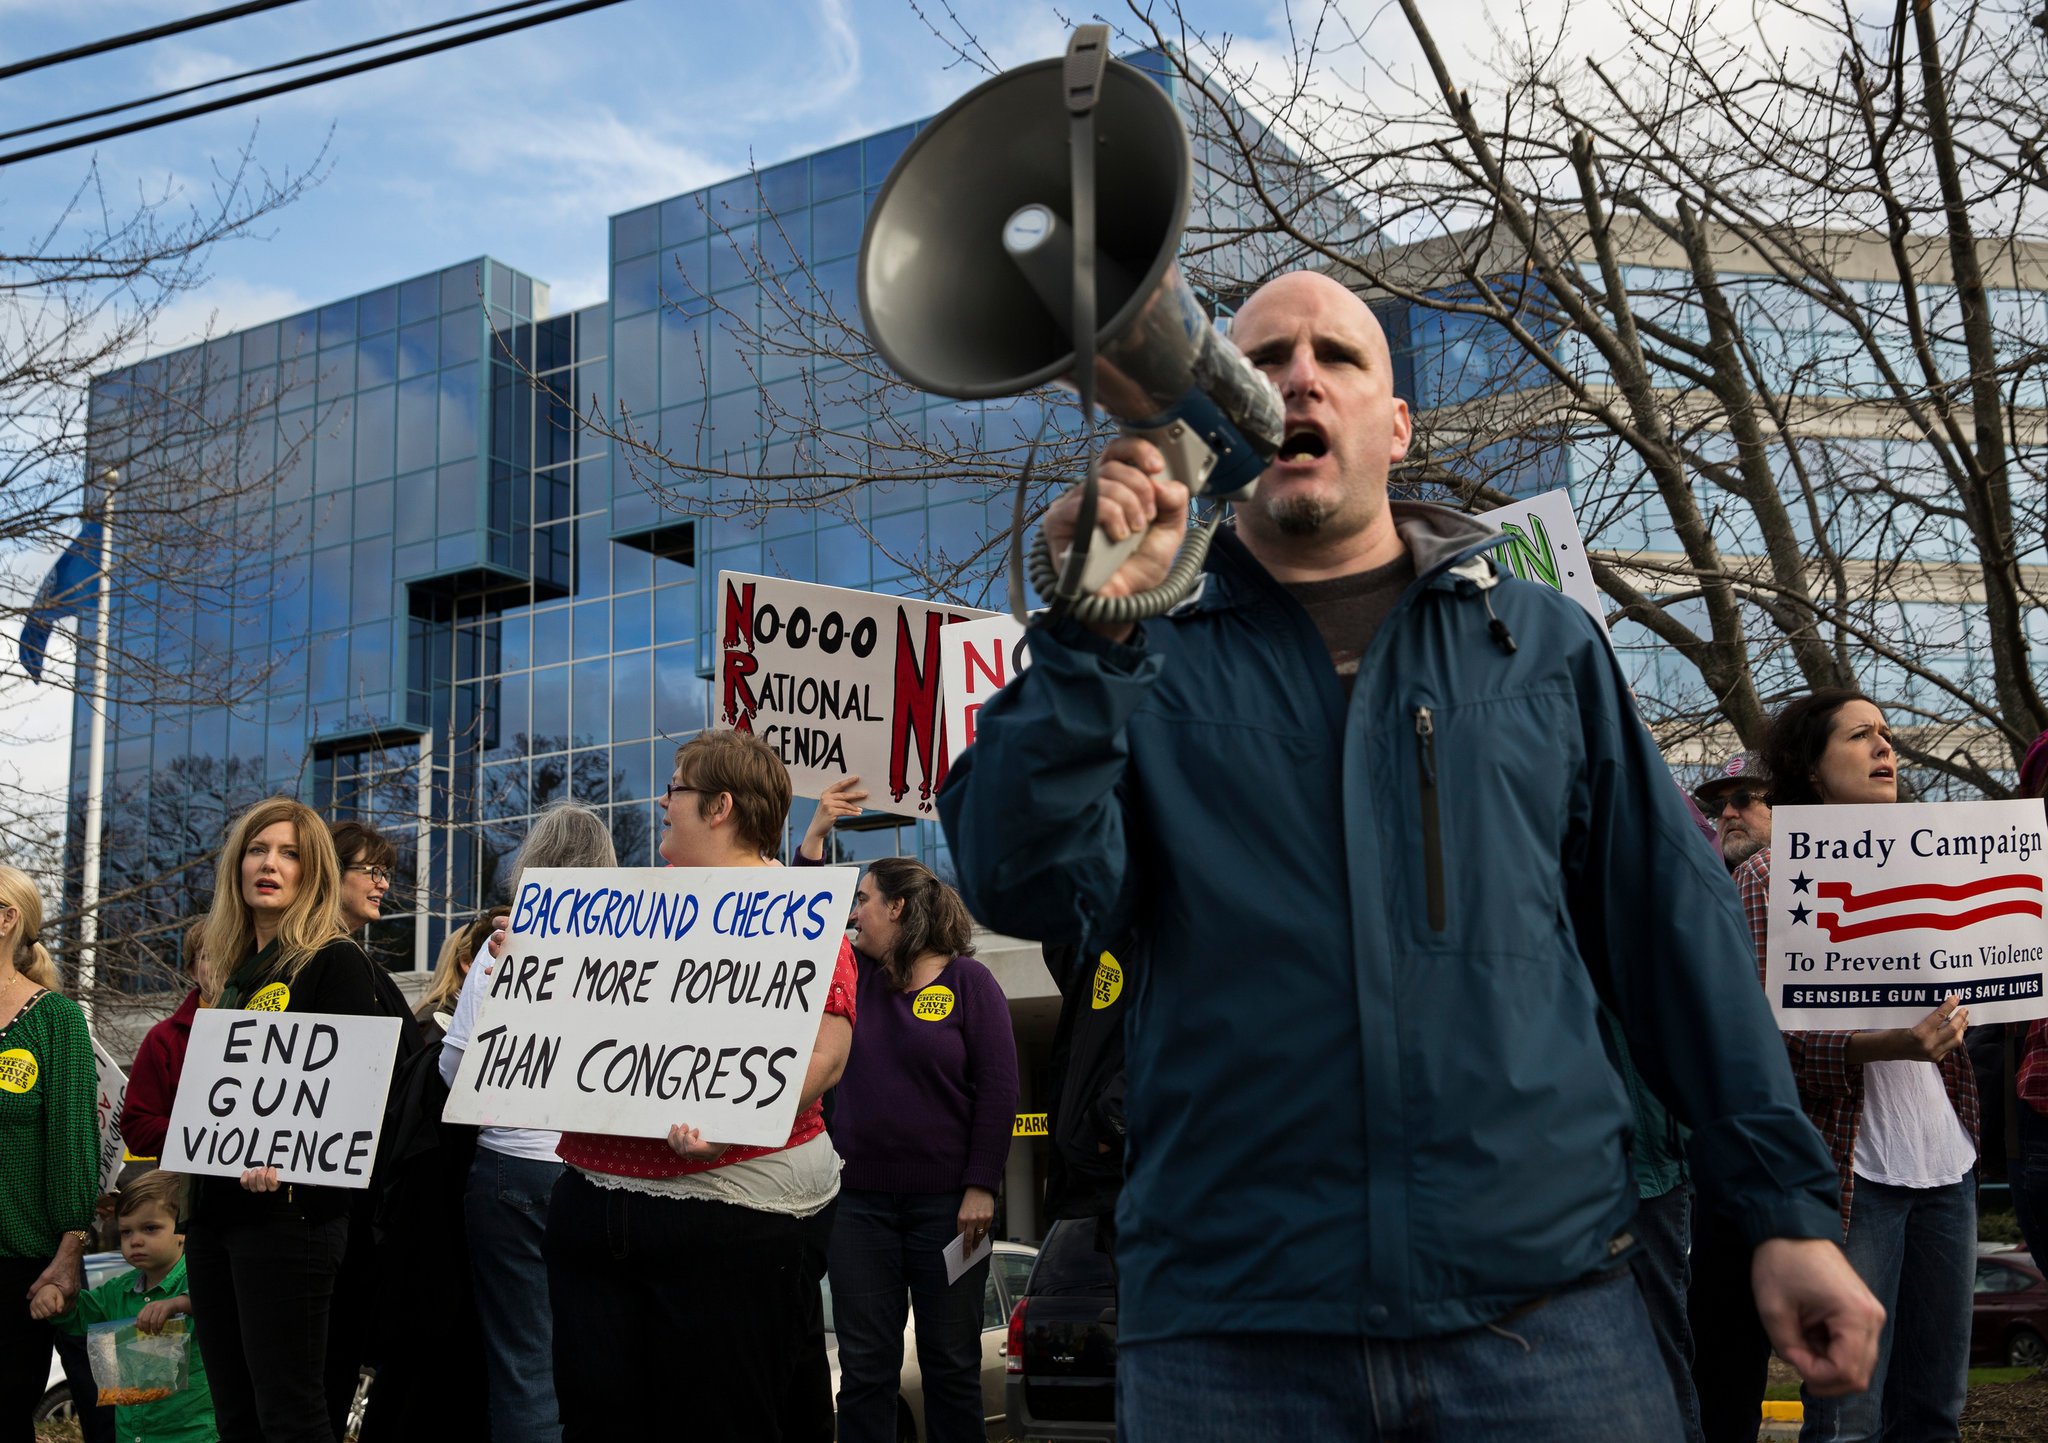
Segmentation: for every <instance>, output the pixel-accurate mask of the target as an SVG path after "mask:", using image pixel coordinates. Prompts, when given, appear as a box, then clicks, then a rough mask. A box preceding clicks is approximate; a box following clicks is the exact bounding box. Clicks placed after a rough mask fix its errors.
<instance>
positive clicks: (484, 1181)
mask: <svg viewBox="0 0 2048 1443" xmlns="http://www.w3.org/2000/svg"><path fill="white" fill-rule="evenodd" d="M515 860H516V863H517V871H518V872H520V873H523V872H524V871H525V870H526V869H527V868H529V867H615V866H617V865H618V857H617V855H616V853H615V852H614V851H613V849H612V837H611V832H610V831H609V830H608V829H607V828H606V827H605V824H604V818H603V817H602V816H600V815H599V814H598V813H597V812H596V811H594V810H592V809H591V808H589V807H586V806H584V805H583V804H582V803H581V802H556V803H555V804H554V805H552V806H550V807H549V808H547V810H545V811H543V812H542V813H541V814H540V815H539V816H538V817H536V818H534V821H533V827H532V829H531V830H530V831H528V832H527V834H526V843H525V845H524V846H522V847H521V848H520V849H519V855H518V857H517V858H516V859H515ZM512 895H513V896H515V897H516V896H518V895H519V878H518V876H517V875H515V876H514V877H513V879H512ZM489 948H490V942H489V941H488V940H486V941H485V942H484V944H483V946H482V947H480V948H479V949H478V950H477V954H476V957H475V958H474V960H473V961H472V963H471V965H470V969H469V976H468V977H467V978H465V979H464V981H463V984H462V997H461V999H460V1000H459V1001H458V1002H457V1003H456V1005H455V1020H454V1021H453V1022H451V1023H450V1024H449V1027H448V1035H447V1037H446V1038H445V1039H444V1040H443V1041H442V1043H441V1076H442V1078H443V1079H444V1080H445V1081H447V1082H448V1083H449V1085H451V1086H453V1085H454V1082H455V1070H456V1068H457V1067H459V1066H460V1065H461V1063H462V1054H463V1052H464V1050H465V1049H466V1048H467V1047H468V1046H469V1039H470V1038H471V1037H473V1036H474V1035H475V1033H476V1013H477V1005H478V1002H479V1000H480V999H481V998H482V996H483V994H484V992H485V991H486V990H488V989H489V987H490V975H489V965H488V964H489V958H488V957H487V956H486V955H485V954H486V953H487V952H488V950H489ZM561 1136H562V1135H561V1134H560V1133H558V1132H542V1131H539V1130H537V1129H534V1128H525V1127H487V1128H484V1129H483V1131H482V1132H481V1133H480V1134H479V1136H478V1138H477V1151H476V1163H475V1165H474V1166H473V1167H472V1168H471V1169H470V1174H469V1190H468V1192H467V1193H466V1194H465V1196H464V1198H463V1217H464V1219H465V1221H466V1222H467V1223H468V1224H469V1255H470V1259H471V1261H472V1263H473V1265H474V1267H475V1270H476V1300H477V1311H478V1313H479V1314H480V1315H481V1317H482V1320H483V1335H484V1366H485V1368H486V1370H487V1371H488V1373H489V1375H490V1383H491V1438H492V1443H540V1440H547V1443H557V1440H559V1439H560V1438H561V1436H562V1422H561V1414H560V1411H559V1410H558V1409H557V1407H556V1405H555V1355H554V1330H553V1326H552V1319H553V1316H554V1314H553V1311H552V1309H551V1308H550V1307H549V1304H548V1268H547V1263H546V1261H545V1260H544V1259H543V1258H542V1256H541V1244H542V1242H543V1241H544V1240H545V1239H546V1237H547V1230H548V1199H549V1198H550V1197H551V1196H552V1195H553V1193H554V1189H555V1180H556V1179H557V1178H559V1177H560V1176H561V1175H562V1161H561V1159H560V1158H558V1157H557V1156H555V1146H556V1144H557V1143H559V1142H560V1141H561Z"/></svg>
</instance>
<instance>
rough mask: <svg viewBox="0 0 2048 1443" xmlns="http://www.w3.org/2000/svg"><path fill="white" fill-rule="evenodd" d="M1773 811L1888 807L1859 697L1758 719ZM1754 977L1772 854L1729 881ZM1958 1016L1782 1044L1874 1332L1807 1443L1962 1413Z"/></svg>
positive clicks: (1969, 1125)
mask: <svg viewBox="0 0 2048 1443" xmlns="http://www.w3.org/2000/svg"><path fill="white" fill-rule="evenodd" d="M1763 757H1764V761H1765V762H1766V763H1767V766H1766V774H1767V775H1768V776H1770V778H1771V779H1772V784H1771V805H1772V806H1773V807H1785V806H1798V805H1806V806H1813V805H1831V806H1839V805H1849V804H1870V803H1890V802H1896V801H1897V800H1898V798H1899V770H1898V767H1899V757H1898V753H1897V752H1896V751H1895V750H1894V749H1893V747H1892V734H1891V728H1890V726H1889V725H1887V723H1886V722H1885V718H1884V713H1883V712H1881V711H1879V710H1878V708H1877V706H1876V704H1875V703H1874V702H1872V701H1871V700H1870V699H1869V698H1868V697H1865V696H1862V695H1859V694H1858V693H1856V692H1853V691H1845V690H1838V689H1826V690H1821V691H1817V692H1814V693H1812V694H1811V695H1809V696H1804V697H1800V698H1798V699H1797V700H1795V701H1791V702H1788V703H1786V704H1785V706H1784V707H1783V708H1782V709H1781V710H1780V711H1779V712H1778V713H1777V715H1776V716H1774V717H1772V719H1771V726H1770V731H1769V734H1768V735H1767V736H1766V738H1765V741H1764V747H1763ZM1735 886H1736V890H1737V891H1738V892H1740V893H1741V895H1742V906H1743V910H1744V912H1746V913H1747V914H1748V916H1749V925H1750V932H1751V934H1752V936H1753V937H1754V939H1755V942H1756V957H1757V971H1758V974H1759V975H1762V973H1763V972H1764V971H1765V964H1766V961H1767V956H1766V947H1765V943H1766V933H1767V931H1768V925H1769V924H1768V917H1769V905H1770V895H1771V851H1770V849H1769V848H1765V849H1764V850H1763V851H1760V852H1758V853H1757V854H1756V855H1755V856H1753V857H1751V858H1750V859H1749V860H1748V861H1747V862H1744V863H1743V864H1742V865H1741V866H1740V867H1738V868H1736V869H1735ZM1968 1025H1969V1013H1968V1012H1967V1011H1966V1010H1965V1009H1964V1008H1962V1007H1960V1006H1958V1005H1957V999H1956V998H1955V997H1954V996H1950V997H1949V998H1948V999H1947V1000H1946V1001H1944V1002H1943V1003H1941V1005H1940V1006H1938V1007H1936V1008H1935V1009H1934V1011H1932V1012H1930V1013H1928V1014H1927V1016H1925V1017H1923V1018H1921V1019H1920V1020H1919V1021H1918V1022H1916V1023H1914V1024H1913V1025H1912V1026H1910V1027H1887V1028H1877V1029H1873V1030H1870V1031H1863V1032H1788V1033H1786V1034H1785V1048H1786V1050H1787V1051H1788V1052H1789V1053H1790V1054H1791V1058H1792V1073H1793V1076H1794V1078H1795V1079H1796V1080H1797V1081H1798V1084H1799V1100H1800V1102H1801V1103H1802V1104H1803V1105H1804V1106H1805V1108H1806V1115H1807V1116H1808V1117H1809V1118H1811V1119H1812V1120H1813V1125H1814V1126H1815V1127H1817V1128H1818V1129H1820V1135H1821V1136H1822V1137H1823V1138H1824V1139H1825V1140H1826V1141H1827V1144H1828V1149H1829V1151H1831V1152H1832V1153H1833V1154H1834V1157H1835V1166H1836V1168H1837V1169H1839V1171H1840V1173H1841V1179H1842V1226H1843V1230H1844V1234H1845V1237H1844V1241H1843V1244H1842V1246H1843V1251H1845V1252H1846V1253H1847V1254H1848V1255H1849V1261H1850V1263H1851V1264H1852V1265H1853V1266H1854V1267H1855V1269H1856V1272H1857V1274H1858V1275H1859V1276H1860V1277H1861V1278H1862V1279H1863V1281H1864V1283H1865V1284H1866V1285H1867V1286H1868V1287H1869V1289H1870V1291H1871V1292H1872V1293H1874V1294H1876V1296H1877V1300H1878V1301H1879V1302H1880V1303H1882V1304H1884V1310H1885V1320H1884V1333H1883V1335H1882V1337H1881V1338H1880V1339H1879V1341H1878V1351H1877V1367H1876V1369H1875V1370H1874V1371H1873V1372H1872V1374H1871V1377H1870V1388H1869V1390H1868V1391H1867V1392H1864V1393H1858V1394H1856V1395H1854V1396H1853V1397H1848V1398H1821V1397H1818V1396H1816V1395H1814V1394H1812V1393H1804V1391H1803V1390H1802V1392H1803V1396H1804V1398H1805V1404H1806V1421H1805V1423H1804V1425H1803V1427H1802V1429H1801V1432H1800V1437H1801V1438H1802V1439H1804V1440H1806V1443H1818V1440H1823V1439H1825V1440H1829V1443H1834V1440H1837V1439H1849V1438H1858V1439H1863V1438H1877V1437H1879V1436H1884V1437H1904V1438H1953V1437H1955V1436H1956V1429H1957V1427H1958V1421H1959V1419H1960V1417H1961V1414H1962V1408H1963V1392H1964V1389H1965V1386H1966V1382H1967V1375H1968V1363H1969V1351H1970V1305H1971V1292H1972V1289H1973V1288H1974V1286H1975V1282H1976V1256H1977V1187H1976V1179H1975V1171H1976V1166H1977V1082H1976V1078H1975V1076H1974V1075H1973V1073H1972V1072H1971V1070H1970V1058H1969V1054H1968V1053H1967V1052H1966V1051H1965V1050H1964V1048H1963V1030H1964V1028H1966V1027H1967V1026H1968Z"/></svg>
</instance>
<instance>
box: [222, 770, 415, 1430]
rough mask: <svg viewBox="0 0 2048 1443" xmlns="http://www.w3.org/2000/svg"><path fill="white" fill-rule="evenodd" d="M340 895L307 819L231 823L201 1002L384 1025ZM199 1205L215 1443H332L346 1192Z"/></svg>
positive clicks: (238, 1193) (278, 816)
mask: <svg viewBox="0 0 2048 1443" xmlns="http://www.w3.org/2000/svg"><path fill="white" fill-rule="evenodd" d="M340 888H341V866H340V863H339V862H338V861H337V860H336V858H335V854H334V843H333V841H332V840H330V839H329V837H328V833H327V826H326V823H324V822H322V821H321V820H320V816H319V814H318V813H316V812H314V811H313V810H312V808H310V807H307V806H305V805H303V804H302V803H299V802H295V801H293V800H292V799H291V798H289V797H271V798H270V799H269V800H267V801H262V802H258V803H257V804H256V805H255V806H253V807H251V808H250V809H249V810H248V811H246V812H244V813H243V814H242V815H241V816H240V817H239V818H237V819H236V821H235V825H234V827H233V828H232V829H231V830H230V831H229V833H228V840H227V845H226V846H224V847H222V848H221V854H220V866H219V869H218V871H217V872H216V874H215V877H214V888H213V908H212V910H211V911H210V912H208V913H207V917H206V940H205V942H204V944H203V946H202V949H201V950H202V952H203V954H204V956H205V972H204V973H203V975H202V977H201V981H200V992H201V996H202V998H203V999H204V1001H205V1004H206V1005H207V1006H209V1007H227V1008H241V1009H246V1010H250V1011H257V1012H324V1013H334V1012H339V1013H346V1014H350V1015H353V1016H358V1017H374V1016H377V1015H379V1014H380V1012H381V1009H380V1008H379V1007H378V1004H377V986H376V974H375V972H374V971H373V970H372V968H373V967H374V966H375V964H374V963H372V962H371V961H370V959H369V956H368V954H367V953H365V952H364V951H363V949H362V948H361V947H359V946H357V945H356V944H355V943H354V942H352V941H350V940H349V936H348V932H347V929H346V927H345V925H344V923H343V921H342V917H341V912H340V908H339V906H338V898H339V896H340ZM195 1193H196V1196H195V1197H194V1199H193V1205H192V1216H191V1221H190V1224H189V1225H188V1227H187V1228H186V1234H185V1265H186V1269H187V1272H188V1281H189V1282H190V1285H191V1290H192V1312H193V1316H194V1317H195V1318H197V1319H198V1320H199V1324H200V1326H199V1328H198V1332H197V1341H198V1343H199V1350H200V1352H201V1353H203V1354H204V1355H205V1358H206V1373H207V1378H208V1381H209V1382H210V1383H211V1384H212V1388H213V1407H214V1417H215V1421H216V1422H217V1423H218V1424H219V1426H220V1436H221V1438H222V1439H223V1440H224V1443H334V1426H333V1423H332V1422H331V1421H330V1419H329V1415H328V1406H327V1399H326V1393H325V1390H324V1387H323V1378H322V1375H323V1372H324V1367H325V1360H326V1353H327V1332H328V1321H329V1315H330V1310H331V1308H332V1305H333V1301H334V1280H335V1277H336V1275H337V1274H338V1273H339V1272H340V1270H341V1263H342V1257H343V1255H344V1253H345V1252H346V1249H347V1244H348V1206H349V1195H348V1193H347V1192H346V1191H345V1190H344V1189H341V1188H335V1187H314V1186H310V1185H308V1184H305V1183H299V1184H283V1185H280V1184H279V1182H278V1178H277V1169H275V1168H260V1167H259V1168H250V1169H249V1170H248V1171H246V1172H244V1173H243V1174H242V1175H241V1176H240V1177H239V1178H232V1177H204V1178H200V1179H199V1180H198V1183H197V1186H196V1189H195Z"/></svg>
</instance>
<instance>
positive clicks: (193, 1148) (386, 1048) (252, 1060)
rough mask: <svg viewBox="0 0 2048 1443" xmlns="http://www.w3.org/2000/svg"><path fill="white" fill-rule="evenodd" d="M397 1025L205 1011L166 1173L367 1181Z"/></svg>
mask: <svg viewBox="0 0 2048 1443" xmlns="http://www.w3.org/2000/svg"><path fill="white" fill-rule="evenodd" d="M398 1031H399V1019H398V1018H396V1017H353V1016H342V1015H340V1014H329V1013H322V1012H244V1011H241V1010H239V1009H234V1008H218V1007H202V1008H200V1009H199V1012H198V1013H197V1015H195V1016H194V1017H193V1019H192V1040H191V1043H190V1045H189V1046H188V1047H187V1048H186V1050H185V1068H184V1071H183V1072H182V1073H180V1074H179V1077H178V1096H177V1100H176V1101H175V1102H173V1103H172V1105H171V1130H170V1134H169V1135H168V1136H167V1137H166V1138H165V1139H164V1155H163V1167H164V1169H165V1170H166V1171H167V1172H186V1173H205V1174H208V1175H210V1176H215V1177H239V1176H240V1175H241V1174H242V1172H243V1171H245V1170H246V1169H248V1168H252V1167H274V1168H276V1169H277V1177H278V1181H279V1182H289V1183H323V1184H326V1185H328V1186H330V1187H358V1188H366V1187H368V1186H369V1185H370V1168H371V1165H372V1164H373V1163H374V1162H375V1161H376V1158H377V1135H378V1133H379V1132H380V1131H381V1130H382V1129H383V1125H384V1099H385V1096H386V1094H387V1093H389V1092H390V1090H391V1066H392V1060H393V1058H394V1057H395V1056H396V1054H397V1051H398Z"/></svg>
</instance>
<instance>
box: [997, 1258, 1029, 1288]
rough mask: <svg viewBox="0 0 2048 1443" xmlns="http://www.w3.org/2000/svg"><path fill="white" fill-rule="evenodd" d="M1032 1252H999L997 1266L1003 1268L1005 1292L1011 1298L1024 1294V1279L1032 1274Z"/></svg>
mask: <svg viewBox="0 0 2048 1443" xmlns="http://www.w3.org/2000/svg"><path fill="white" fill-rule="evenodd" d="M1034 1261H1036V1255H1035V1254H1032V1253H997V1254H996V1266H997V1267H999V1268H1001V1269H1002V1270H1003V1292H1004V1293H1005V1294H1006V1295H1007V1296H1009V1297H1011V1298H1021V1297H1023V1296H1024V1280H1025V1279H1026V1278H1028V1277H1030V1276H1031V1264H1032V1263H1033V1262H1034Z"/></svg>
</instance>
